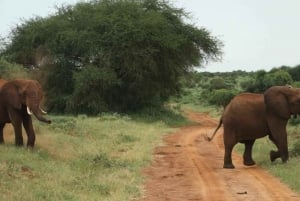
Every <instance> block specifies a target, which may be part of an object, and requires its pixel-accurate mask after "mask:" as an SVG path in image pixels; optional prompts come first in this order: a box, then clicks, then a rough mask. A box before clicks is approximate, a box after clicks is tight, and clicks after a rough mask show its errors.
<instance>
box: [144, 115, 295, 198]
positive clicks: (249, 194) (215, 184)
mask: <svg viewBox="0 0 300 201" xmlns="http://www.w3.org/2000/svg"><path fill="white" fill-rule="evenodd" d="M188 116H189V117H190V118H191V119H193V120H194V121H196V122H198V125H196V126H188V127H184V128H182V129H180V130H179V131H178V132H176V133H174V134H170V135H166V136H165V137H164V142H165V145H164V146H160V147H157V148H156V149H155V150H154V159H153V162H152V165H151V167H149V168H147V169H145V171H144V173H145V175H146V176H147V180H146V183H145V188H144V189H145V193H144V197H143V198H142V199H141V201H189V200H190V201H234V200H235V201H240V200H243V201H244V200H245V201H250V200H251V201H252V200H255V201H287V200H288V201H296V200H299V201H300V196H299V195H298V194H296V193H295V192H293V191H292V190H290V189H289V188H288V187H287V186H286V185H284V184H283V183H281V182H280V181H279V180H278V179H276V178H274V177H272V176H271V175H270V174H268V173H267V172H266V171H265V170H263V169H262V168H260V167H257V166H252V167H246V166H244V165H242V158H241V156H239V155H238V154H236V153H233V162H234V164H235V166H236V168H235V169H223V168H222V166H223V153H224V148H223V136H222V132H223V131H222V129H220V132H219V133H218V134H217V136H216V137H215V139H214V141H212V142H207V141H206V140H205V139H204V138H203V134H209V133H211V132H212V131H213V130H214V128H215V127H216V126H217V120H215V119H212V118H210V117H209V116H208V115H207V114H205V113H189V114H188Z"/></svg>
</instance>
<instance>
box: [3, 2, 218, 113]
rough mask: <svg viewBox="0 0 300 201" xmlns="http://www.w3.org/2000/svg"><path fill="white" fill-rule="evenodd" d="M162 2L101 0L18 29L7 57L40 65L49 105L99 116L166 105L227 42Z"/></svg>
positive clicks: (35, 21)
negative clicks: (185, 78)
mask: <svg viewBox="0 0 300 201" xmlns="http://www.w3.org/2000/svg"><path fill="white" fill-rule="evenodd" d="M186 17H188V16H187V15H186V13H185V11H184V10H182V9H178V8H175V7H173V6H171V5H170V4H169V3H168V1H164V0H96V1H91V2H88V3H83V2H81V3H77V4H76V5H74V6H63V7H60V8H57V12H56V13H55V14H54V15H52V16H49V17H46V18H33V19H30V20H27V21H25V22H24V23H23V24H21V25H19V26H17V27H16V28H15V29H14V30H13V32H12V37H11V43H10V44H9V45H8V46H6V48H5V51H4V53H3V54H4V55H5V56H6V58H7V59H10V60H11V61H14V62H17V63H20V64H23V65H25V66H34V67H35V68H39V72H40V74H42V75H43V81H44V83H45V88H46V91H47V95H48V99H47V100H48V101H47V103H48V106H49V107H51V108H53V109H57V110H64V111H75V109H76V111H77V112H89V113H98V112H101V111H103V110H128V109H138V108H140V107H143V106H146V105H148V104H152V103H153V102H161V101H163V100H165V99H166V98H168V97H169V96H171V95H173V94H175V93H177V92H178V90H179V77H180V76H182V75H183V74H184V73H186V72H189V71H190V70H191V69H192V68H193V67H194V66H200V64H201V63H202V62H206V61H208V60H217V59H220V56H221V53H222V52H221V47H222V43H221V42H220V41H219V40H218V39H217V38H215V37H213V36H212V35H211V34H210V32H209V31H207V30H206V29H205V28H198V27H195V26H194V25H191V24H187V23H185V21H184V19H185V18H186Z"/></svg>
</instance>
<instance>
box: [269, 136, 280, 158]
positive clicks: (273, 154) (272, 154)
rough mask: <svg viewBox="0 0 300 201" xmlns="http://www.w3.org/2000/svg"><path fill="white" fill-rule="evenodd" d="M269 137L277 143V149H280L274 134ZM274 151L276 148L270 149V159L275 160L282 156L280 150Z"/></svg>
mask: <svg viewBox="0 0 300 201" xmlns="http://www.w3.org/2000/svg"><path fill="white" fill-rule="evenodd" d="M269 139H270V140H271V141H272V142H273V143H274V144H275V145H276V147H277V149H278V150H279V147H278V145H277V144H278V143H277V142H276V140H275V139H274V138H273V136H272V135H269ZM278 150H277V151H274V150H271V151H270V160H271V161H272V162H273V161H275V160H276V159H277V158H280V152H279V151H278Z"/></svg>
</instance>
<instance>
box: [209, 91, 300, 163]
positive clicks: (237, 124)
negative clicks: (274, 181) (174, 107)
mask: <svg viewBox="0 0 300 201" xmlns="http://www.w3.org/2000/svg"><path fill="white" fill-rule="evenodd" d="M299 113H300V89H299V88H292V87H290V86H272V87H270V88H268V89H267V90H266V91H265V92H264V93H263V94H257V93H241V94H239V95H237V96H235V97H234V98H233V99H232V100H231V101H230V102H229V104H228V105H227V106H226V108H225V110H224V112H223V114H222V116H221V118H220V121H219V124H218V126H217V128H216V129H215V131H214V133H213V135H212V137H210V138H208V140H209V141H210V140H212V139H213V137H214V136H215V134H216V132H217V131H218V129H219V128H220V127H221V125H222V124H223V127H224V134H223V139H224V147H225V153H224V165H223V168H235V167H234V165H233V164H232V158H231V154H232V149H233V147H234V146H235V145H236V144H237V143H243V144H245V150H244V153H243V163H244V165H247V166H251V165H255V162H254V160H253V159H252V147H253V144H254V142H255V140H256V139H258V138H262V137H265V136H267V135H268V136H269V139H270V140H271V141H272V142H273V143H274V144H275V145H276V147H277V149H278V150H277V151H270V160H271V161H272V162H273V161H275V160H276V159H277V158H279V157H280V158H281V160H282V162H286V161H287V160H288V158H289V153H288V142H287V131H286V125H287V122H288V120H289V119H290V118H291V116H294V117H296V116H297V115H298V114H299Z"/></svg>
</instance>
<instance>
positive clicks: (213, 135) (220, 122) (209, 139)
mask: <svg viewBox="0 0 300 201" xmlns="http://www.w3.org/2000/svg"><path fill="white" fill-rule="evenodd" d="M222 119H223V118H222V117H221V118H220V120H219V125H218V127H217V128H216V129H215V131H214V133H213V134H212V136H211V137H208V136H207V140H208V141H212V140H213V139H214V137H215V135H216V133H217V131H218V130H219V128H220V127H221V126H222V123H223V120H222Z"/></svg>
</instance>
